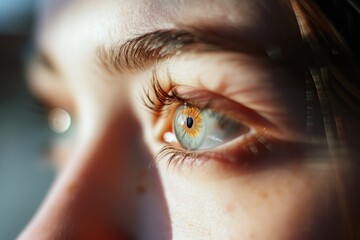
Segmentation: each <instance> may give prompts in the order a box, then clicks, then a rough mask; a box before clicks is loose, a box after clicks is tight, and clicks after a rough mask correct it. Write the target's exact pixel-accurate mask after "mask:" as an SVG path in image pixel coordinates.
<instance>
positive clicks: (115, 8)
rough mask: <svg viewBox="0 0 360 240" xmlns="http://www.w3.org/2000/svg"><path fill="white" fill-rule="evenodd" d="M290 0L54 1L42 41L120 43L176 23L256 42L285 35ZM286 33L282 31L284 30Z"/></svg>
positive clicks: (41, 30) (50, 3)
mask: <svg viewBox="0 0 360 240" xmlns="http://www.w3.org/2000/svg"><path fill="white" fill-rule="evenodd" d="M286 2H287V1H285V0H225V1H223V0H214V1H208V0H197V1H191V0H153V1H148V0H123V1H119V0H106V1H97V0H65V1H63V0H52V1H47V2H46V3H45V6H44V7H43V11H42V14H41V18H40V21H39V22H40V25H39V31H38V33H39V34H38V36H39V40H40V42H51V44H56V43H57V42H58V41H62V40H64V39H67V40H71V37H76V38H79V36H83V37H84V38H85V37H87V38H88V40H87V42H106V41H111V42H113V41H121V40H125V39H128V38H131V37H134V36H137V35H139V34H143V33H146V32H151V31H154V30H158V29H168V28H174V27H175V26H177V25H184V26H187V25H191V26H196V27H211V28H218V29H220V30H226V29H228V30H229V31H234V30H236V32H237V33H238V34H243V35H246V36H247V37H248V38H254V40H257V41H258V40H259V39H264V38H265V40H269V39H271V38H272V37H275V36H274V35H278V34H279V33H280V32H282V33H284V32H286V31H284V28H286V27H287V24H285V23H284V22H285V21H284V18H285V17H286V14H287V13H286V11H287V9H288V7H287V4H286ZM281 29H282V31H280V30H281Z"/></svg>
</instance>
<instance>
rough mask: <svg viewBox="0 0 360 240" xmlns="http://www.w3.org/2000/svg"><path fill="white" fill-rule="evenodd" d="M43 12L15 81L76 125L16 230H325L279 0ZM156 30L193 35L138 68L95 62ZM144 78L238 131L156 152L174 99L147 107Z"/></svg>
mask: <svg viewBox="0 0 360 240" xmlns="http://www.w3.org/2000/svg"><path fill="white" fill-rule="evenodd" d="M43 10H44V12H43V14H42V16H41V18H40V22H39V29H38V32H37V43H38V46H39V51H40V52H41V54H39V56H40V57H37V58H35V60H34V61H33V63H32V64H31V69H30V81H29V85H30V87H31V89H32V91H33V92H34V94H35V95H36V96H37V97H38V98H40V99H42V100H43V101H44V102H45V103H46V104H47V105H49V106H50V107H52V108H62V109H65V110H66V111H68V112H69V113H70V114H71V116H72V118H73V121H74V122H75V123H76V124H75V125H76V129H75V130H74V134H73V137H72V138H69V139H68V140H67V141H69V144H68V145H69V146H71V147H69V149H68V150H67V151H66V153H65V154H62V156H61V159H56V154H54V162H56V164H57V166H58V168H59V175H58V178H57V180H56V181H55V183H54V184H53V187H52V188H51V190H50V192H49V194H48V196H47V197H46V199H45V200H44V202H43V204H42V206H41V207H40V209H39V211H38V213H37V214H36V215H35V217H34V218H33V220H32V221H31V222H30V223H29V225H28V226H27V228H26V229H25V230H24V231H23V232H22V233H21V235H20V236H19V239H35V238H36V239H319V237H320V236H321V237H324V238H326V239H332V238H334V239H337V238H338V235H337V234H338V233H337V232H336V229H339V228H336V226H337V225H338V224H339V222H338V221H339V220H338V218H339V217H338V216H337V214H338V212H337V205H336V198H335V190H334V188H333V186H334V184H333V180H332V179H333V169H332V165H331V163H329V161H328V156H327V155H326V153H324V151H322V145H321V144H319V142H320V143H321V136H312V139H316V140H317V139H318V141H313V142H314V144H313V143H312V142H310V143H309V142H308V137H309V136H308V135H307V133H306V106H305V104H306V103H305V74H304V68H303V67H302V61H303V60H302V59H301V58H302V51H303V46H302V41H301V36H300V31H299V29H298V27H297V24H296V18H295V15H294V14H293V13H292V10H291V5H290V3H289V2H288V1H281V0H272V1H269V0H240V1H235V0H233V1H231V0H229V1H220V0H219V1H205V0H204V1H190V0H189V1H180V0H179V1H176V0H173V1H165V0H163V1H161V0H157V1H142V0H137V1H130V0H129V1H116V0H108V1H90V0H86V1H85V0H73V1H64V2H62V1H55V0H54V1H50V2H49V3H48V4H47V5H46V6H45V7H44V9H43ZM167 30H171V31H186V33H188V34H189V35H190V36H192V37H194V38H195V39H201V42H200V43H198V42H195V44H191V46H189V47H188V48H186V49H177V48H175V50H177V51H174V52H172V53H171V54H169V56H166V57H164V58H158V59H156V60H155V61H152V62H151V63H149V62H148V63H147V64H145V65H144V66H141V67H138V68H129V66H126V64H125V67H124V66H122V67H121V68H120V67H119V66H109V64H110V65H111V64H114V62H116V61H114V59H109V58H111V57H114V56H117V55H118V54H117V53H118V52H115V53H116V54H111V50H114V51H116V50H119V48H118V47H115V48H114V46H122V45H124V44H126V43H127V42H128V41H129V40H131V39H134V38H137V37H139V36H144V35H146V34H148V33H152V32H155V31H167ZM209 36H220V37H219V38H217V37H212V38H211V39H210V40H209V39H207V37H209ZM203 41H205V42H206V43H203ZM209 43H210V44H209ZM236 43H240V44H242V43H244V45H246V44H250V45H251V47H254V49H262V50H263V52H262V54H257V53H256V54H255V52H253V51H247V50H249V49H251V47H249V48H247V47H242V46H240V44H236ZM246 46H247V45H246ZM151 47H154V45H151ZM99 49H102V50H103V53H102V54H101V55H99ZM165 50H168V49H167V48H166V49H165ZM157 54H159V52H157ZM135 60H136V59H135ZM137 60H138V61H140V60H141V59H140V58H138V59H137ZM154 78H155V80H154ZM154 82H155V85H156V83H158V84H159V85H160V86H161V88H162V89H163V90H164V91H165V92H167V93H169V92H171V90H172V85H175V88H176V89H177V93H178V94H180V95H181V96H182V97H184V98H186V100H187V101H185V102H186V103H188V104H189V103H191V104H195V105H196V104H197V103H198V104H200V105H201V104H203V103H204V102H206V103H207V102H209V103H210V104H209V105H206V106H207V107H208V108H211V110H212V111H214V112H217V113H218V114H220V115H221V116H225V117H231V118H232V119H234V120H236V121H238V122H240V123H241V124H243V125H245V126H247V127H248V128H249V129H251V130H252V131H250V133H248V134H247V135H246V134H244V135H242V134H239V135H237V136H235V137H233V138H232V139H230V140H229V141H227V142H224V143H221V144H219V145H218V146H216V147H214V148H211V149H206V150H205V152H207V154H203V155H201V153H199V151H197V152H196V154H198V155H195V156H196V157H193V158H191V157H190V158H187V159H185V160H182V159H180V160H179V159H177V158H174V159H173V160H171V161H170V160H169V154H164V155H161V154H160V155H158V154H159V152H160V151H161V149H162V148H163V147H164V146H173V147H174V148H176V149H179V148H180V149H181V146H179V144H178V143H168V142H166V141H164V139H163V136H164V134H165V133H166V132H173V131H172V126H173V125H172V117H173V114H174V112H175V109H176V106H177V105H179V104H180V105H181V102H180V103H179V102H176V103H172V104H171V105H169V106H168V107H169V110H168V111H167V112H166V113H159V112H155V113H154V112H152V111H151V110H149V109H148V108H147V107H146V106H145V105H146V104H144V100H145V102H147V103H148V104H149V100H150V103H151V101H153V102H154V104H161V103H159V99H158V98H157V97H156V93H155V92H154V88H155V90H156V87H154V86H152V85H154ZM157 90H159V89H157ZM146 92H148V93H149V94H148V96H146V94H145V93H146ZM210 100H211V101H210ZM150 105H151V104H150ZM55 147H56V146H55ZM181 150H182V151H185V152H186V151H190V150H184V149H181ZM55 152H56V150H55ZM200 152H201V151H200ZM157 155H158V156H160V157H158V158H157V161H156V164H154V158H155V157H156V156H157ZM159 158H160V159H159ZM194 158H195V160H194ZM149 166H150V167H149Z"/></svg>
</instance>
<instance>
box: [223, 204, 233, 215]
mask: <svg viewBox="0 0 360 240" xmlns="http://www.w3.org/2000/svg"><path fill="white" fill-rule="evenodd" d="M234 211H235V205H234V204H232V203H230V204H228V205H226V206H225V212H226V213H228V214H232V213H233V212H234Z"/></svg>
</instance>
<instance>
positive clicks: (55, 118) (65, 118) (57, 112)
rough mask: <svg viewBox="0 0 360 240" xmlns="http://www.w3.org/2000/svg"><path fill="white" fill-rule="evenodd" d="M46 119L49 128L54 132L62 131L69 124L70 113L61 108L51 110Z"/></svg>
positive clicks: (66, 128) (67, 127)
mask: <svg viewBox="0 0 360 240" xmlns="http://www.w3.org/2000/svg"><path fill="white" fill-rule="evenodd" d="M48 121H49V126H50V128H51V129H52V130H53V131H54V132H56V133H64V132H66V131H67V130H68V129H69V128H70V126H71V117H70V114H69V113H68V112H66V111H65V110H64V109H61V108H55V109H53V110H51V111H50V113H49V115H48Z"/></svg>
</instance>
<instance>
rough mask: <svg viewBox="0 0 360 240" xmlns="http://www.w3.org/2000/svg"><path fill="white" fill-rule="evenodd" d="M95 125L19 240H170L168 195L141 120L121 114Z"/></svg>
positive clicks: (130, 115) (75, 149) (70, 159)
mask: <svg viewBox="0 0 360 240" xmlns="http://www.w3.org/2000/svg"><path fill="white" fill-rule="evenodd" d="M93 122H94V124H93V126H92V127H90V129H92V130H93V131H92V133H91V134H86V137H79V140H78V141H77V142H78V144H76V146H75V147H74V148H73V149H74V150H73V152H72V153H71V154H70V156H69V158H68V159H67V160H66V163H65V164H64V167H63V169H62V170H61V171H60V173H59V175H58V177H57V179H56V181H55V182H54V184H53V186H52V188H51V190H50V192H49V193H48V195H47V197H46V199H45V200H44V202H43V203H42V205H41V207H40V208H39V210H38V212H37V213H36V215H35V216H34V218H33V219H32V220H31V222H30V223H29V224H28V226H27V227H26V229H25V230H24V231H23V232H22V233H21V234H20V236H19V237H18V239H19V240H28V239H39V240H41V239H79V240H81V239H87V240H88V239H89V240H91V239H110V240H111V239H124V240H127V239H167V238H169V227H168V226H169V220H168V213H167V207H166V204H165V200H164V197H163V191H162V188H161V184H160V181H159V178H158V174H157V170H156V168H149V166H150V163H151V161H152V160H151V159H152V157H151V154H149V153H148V150H147V148H146V147H145V146H146V145H145V144H144V142H143V140H142V139H143V137H142V133H141V127H140V125H139V124H138V122H137V121H136V118H135V117H134V115H133V114H131V112H130V111H127V112H125V113H124V111H122V113H121V114H119V115H118V116H115V117H112V118H111V119H106V120H104V119H103V120H99V121H93ZM95 122H96V123H95ZM79 124H80V123H79ZM84 136H85V135H84Z"/></svg>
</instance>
